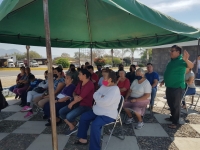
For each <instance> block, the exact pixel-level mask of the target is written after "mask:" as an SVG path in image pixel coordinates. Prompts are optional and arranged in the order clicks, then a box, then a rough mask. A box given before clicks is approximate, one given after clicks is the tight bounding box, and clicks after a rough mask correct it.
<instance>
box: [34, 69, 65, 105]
mask: <svg viewBox="0 0 200 150" xmlns="http://www.w3.org/2000/svg"><path fill="white" fill-rule="evenodd" d="M62 72H63V70H62V69H61V68H59V67H56V68H55V69H54V73H55V74H54V77H55V80H54V94H55V96H57V95H58V94H59V93H60V92H61V90H62V89H63V88H64V87H65V78H63V76H62ZM48 101H49V95H48V93H46V92H45V93H44V94H43V95H42V96H38V97H36V98H34V100H33V102H34V104H35V105H37V106H38V107H40V108H43V107H44V104H46V103H47V102H48Z"/></svg>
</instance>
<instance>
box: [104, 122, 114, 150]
mask: <svg viewBox="0 0 200 150" xmlns="http://www.w3.org/2000/svg"><path fill="white" fill-rule="evenodd" d="M115 126H116V123H115V124H114V126H113V128H112V130H111V133H110V135H109V137H108V141H107V142H106V146H105V148H104V150H106V149H107V147H108V143H109V141H110V139H111V136H112V134H113V131H114V128H115Z"/></svg>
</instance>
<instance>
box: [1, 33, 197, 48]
mask: <svg viewBox="0 0 200 150" xmlns="http://www.w3.org/2000/svg"><path fill="white" fill-rule="evenodd" d="M1 36H2V37H16V38H18V39H19V40H20V38H31V39H38V40H39V41H41V40H45V38H42V37H41V36H40V37H32V36H21V35H20V34H17V35H8V34H0V37H1ZM170 36H177V34H176V33H175V34H166V35H157V36H149V37H140V38H130V39H125V40H113V41H106V40H104V41H101V42H93V43H91V42H85V41H72V40H62V39H51V41H52V42H63V43H67V42H68V43H81V44H83V43H84V44H85V43H87V44H91V45H93V44H97V43H108V42H116V43H117V42H118V43H119V42H131V41H138V40H142V39H154V38H155V39H157V38H159V37H170ZM194 40H196V38H194ZM0 42H1V41H0ZM2 43H3V42H2Z"/></svg>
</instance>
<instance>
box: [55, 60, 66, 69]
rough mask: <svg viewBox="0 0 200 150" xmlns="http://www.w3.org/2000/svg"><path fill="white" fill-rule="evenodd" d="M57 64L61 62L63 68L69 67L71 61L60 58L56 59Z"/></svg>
mask: <svg viewBox="0 0 200 150" xmlns="http://www.w3.org/2000/svg"><path fill="white" fill-rule="evenodd" d="M56 64H57V65H59V64H61V65H62V66H63V68H68V67H69V61H68V59H67V58H58V59H56Z"/></svg>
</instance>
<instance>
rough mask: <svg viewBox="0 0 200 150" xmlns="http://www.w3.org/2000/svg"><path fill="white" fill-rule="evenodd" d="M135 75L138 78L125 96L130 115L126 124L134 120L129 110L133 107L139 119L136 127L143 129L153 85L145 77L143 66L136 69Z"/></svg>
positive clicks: (125, 105) (125, 103) (126, 110)
mask: <svg viewBox="0 0 200 150" xmlns="http://www.w3.org/2000/svg"><path fill="white" fill-rule="evenodd" d="M135 77H136V80H134V81H133V83H132V84H131V87H130V90H129V92H128V93H127V95H126V97H125V102H124V106H123V108H124V110H125V112H126V113H127V115H128V117H129V118H128V119H127V120H126V122H125V124H131V123H132V122H133V116H132V114H131V112H130V110H129V109H131V110H133V111H134V113H135V115H136V117H137V119H138V121H139V122H138V124H137V126H136V127H135V128H136V129H141V128H142V127H143V126H144V123H143V121H142V116H143V115H144V113H145V110H146V107H147V105H148V104H149V102H150V99H151V85H150V83H149V81H148V80H147V79H146V78H145V72H144V70H143V69H142V68H139V69H137V70H136V76H135Z"/></svg>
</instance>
